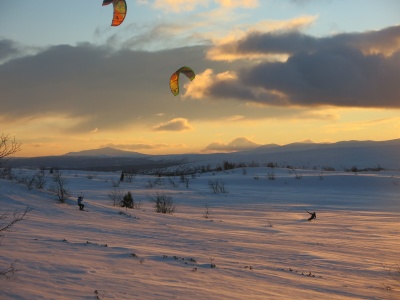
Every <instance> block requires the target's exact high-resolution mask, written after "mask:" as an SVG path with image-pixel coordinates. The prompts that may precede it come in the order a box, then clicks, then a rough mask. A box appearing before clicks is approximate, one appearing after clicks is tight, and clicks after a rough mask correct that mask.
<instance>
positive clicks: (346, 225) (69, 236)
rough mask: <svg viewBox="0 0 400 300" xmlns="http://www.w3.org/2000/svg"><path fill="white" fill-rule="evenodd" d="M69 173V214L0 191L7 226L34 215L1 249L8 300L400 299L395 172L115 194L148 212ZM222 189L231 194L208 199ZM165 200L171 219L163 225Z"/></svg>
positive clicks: (45, 198)
mask: <svg viewBox="0 0 400 300" xmlns="http://www.w3.org/2000/svg"><path fill="white" fill-rule="evenodd" d="M22 172H24V173H26V174H33V173H34V172H36V171H34V170H22ZM61 172H62V176H63V177H64V178H66V179H67V188H68V189H69V190H70V191H71V192H72V193H73V196H72V197H71V198H70V199H69V200H68V201H67V202H66V203H65V204H61V203H59V202H58V201H57V200H56V199H55V197H54V195H51V194H50V193H49V192H47V191H46V190H43V191H39V190H35V189H32V190H28V189H27V187H26V186H25V185H23V184H18V183H16V182H12V181H7V180H4V179H1V180H0V204H1V212H2V213H4V212H6V211H8V212H10V213H11V215H10V216H9V218H8V219H6V220H11V217H12V212H14V211H22V210H24V209H25V207H26V206H29V207H31V208H32V211H30V212H29V213H28V215H27V217H28V218H27V219H26V220H22V221H20V222H18V223H16V224H15V225H14V226H13V227H12V230H11V231H7V232H6V234H5V236H4V237H3V239H2V240H1V244H0V270H4V269H6V268H7V267H9V266H10V264H11V263H13V262H15V267H16V269H17V270H18V272H16V274H15V275H14V276H13V277H12V278H11V279H6V278H4V277H1V278H0V286H1V287H0V299H2V300H6V299H30V300H31V299H96V298H97V299H310V298H314V299H400V278H399V277H400V274H399V276H397V277H396V276H394V277H393V276H390V274H389V270H391V271H393V270H396V268H397V267H398V266H399V264H400V261H399V255H398V249H400V218H399V212H400V202H399V200H400V199H399V195H400V172H399V171H380V172H368V173H367V172H365V173H349V172H339V171H336V172H321V171H317V170H296V174H297V175H298V176H297V178H296V176H295V175H296V174H295V173H293V171H291V170H288V169H279V168H266V167H254V168H246V169H245V171H243V170H242V169H234V170H229V171H225V172H213V173H201V174H196V176H193V177H191V176H188V177H187V178H188V179H189V184H188V187H186V185H185V183H183V182H180V178H179V177H171V178H170V179H168V178H167V177H161V178H157V177H154V176H150V175H146V176H145V175H137V176H136V177H135V178H134V179H133V180H132V182H123V183H121V184H120V186H119V189H120V190H121V191H123V192H124V193H125V192H127V191H131V192H132V194H133V197H134V199H135V200H136V201H139V202H140V203H141V206H140V208H139V209H125V208H120V207H116V206H113V205H112V203H111V200H110V198H109V194H110V193H111V191H112V190H113V189H114V187H113V186H112V183H113V182H114V183H115V182H116V181H118V179H119V176H120V173H112V172H96V173H94V172H85V171H63V170H62V171H61ZM268 174H270V175H271V174H272V175H273V176H270V177H274V178H275V179H274V180H270V179H268ZM46 176H47V177H48V183H47V185H49V184H50V175H49V174H46ZM217 180H218V182H219V183H220V184H223V186H224V188H225V190H226V193H219V194H215V193H213V192H212V190H211V189H210V187H209V183H210V182H214V183H215V182H216V181H217ZM171 181H172V182H173V183H174V184H175V185H177V186H173V184H171ZM149 182H151V183H152V186H153V187H152V188H150V187H149ZM80 193H83V194H84V202H83V203H84V204H85V209H87V211H79V209H78V205H77V203H76V198H77V196H78V195H79V194H80ZM156 193H159V194H164V195H168V196H171V197H172V199H173V201H174V203H175V205H176V211H175V212H174V213H172V214H160V213H156V212H155V209H154V203H153V202H151V201H150V199H151V197H152V196H154V195H155V194H156ZM206 206H207V207H208V216H207V217H208V218H206V211H207V209H206ZM306 210H308V211H310V212H311V211H315V212H316V213H317V219H316V220H313V221H311V222H309V221H307V218H308V217H309V215H308V213H307V212H306ZM2 221H3V223H4V220H2ZM211 264H215V268H211ZM393 274H394V275H397V274H396V273H392V275H393Z"/></svg>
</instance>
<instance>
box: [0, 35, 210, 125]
mask: <svg viewBox="0 0 400 300" xmlns="http://www.w3.org/2000/svg"><path fill="white" fill-rule="evenodd" d="M7 44H10V43H8V42H5V43H3V45H7ZM203 57H204V47H188V48H180V49H172V50H165V51H158V52H146V51H131V50H121V51H115V50H112V49H110V48H108V47H98V46H94V45H91V44H80V45H77V46H69V45H59V46H53V47H50V48H48V49H45V50H43V51H41V52H39V53H37V54H34V55H30V56H24V57H20V58H17V59H13V60H10V61H8V62H6V63H4V64H2V65H0V101H1V110H0V118H2V119H3V120H5V121H7V120H8V121H13V120H14V121H15V120H17V119H24V118H32V117H40V116H44V115H45V116H51V115H54V116H58V115H64V116H65V117H68V118H76V120H80V122H79V123H78V124H77V125H76V126H75V125H74V126H73V125H71V128H70V129H71V130H73V131H76V130H79V131H82V132H89V131H92V130H93V128H99V129H100V130H105V129H110V128H113V127H114V128H115V127H121V126H125V125H132V124H135V123H137V122H139V121H140V122H141V123H142V124H144V126H151V124H154V123H156V122H159V118H158V117H157V116H156V114H157V113H159V112H160V111H161V112H163V113H164V114H165V115H167V116H169V117H170V118H171V117H173V116H176V115H181V116H182V115H184V111H185V106H184V105H183V104H182V102H181V101H178V99H177V98H175V97H174V96H173V95H172V94H171V93H170V90H169V86H168V82H169V77H170V75H171V74H172V72H173V71H174V70H176V69H177V67H180V66H181V65H183V64H188V65H191V66H193V68H195V69H197V70H201V68H202V64H204V62H203V59H202V58H203ZM174 100H175V101H174ZM196 105H197V106H199V105H200V103H187V104H186V106H192V107H193V106H196ZM190 111H197V112H198V114H201V112H202V111H204V108H197V110H196V109H193V110H190ZM192 115H193V114H192ZM146 123H147V125H146ZM74 124H76V121H75V122H74Z"/></svg>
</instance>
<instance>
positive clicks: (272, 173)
mask: <svg viewBox="0 0 400 300" xmlns="http://www.w3.org/2000/svg"><path fill="white" fill-rule="evenodd" d="M267 176H268V179H269V180H275V179H276V177H275V173H274V172H268V173H267Z"/></svg>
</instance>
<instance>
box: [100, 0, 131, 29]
mask: <svg viewBox="0 0 400 300" xmlns="http://www.w3.org/2000/svg"><path fill="white" fill-rule="evenodd" d="M110 3H112V4H113V7H114V17H113V20H112V23H111V26H119V25H120V24H121V23H122V22H123V21H124V19H125V16H126V9H127V7H126V2H125V0H104V1H103V6H104V5H108V4H110Z"/></svg>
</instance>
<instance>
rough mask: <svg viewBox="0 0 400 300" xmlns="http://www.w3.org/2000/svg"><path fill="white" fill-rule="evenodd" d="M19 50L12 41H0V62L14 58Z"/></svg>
mask: <svg viewBox="0 0 400 300" xmlns="http://www.w3.org/2000/svg"><path fill="white" fill-rule="evenodd" d="M20 52H21V51H20V49H19V47H18V46H17V45H16V43H14V42H13V41H12V40H0V62H2V61H4V60H7V59H10V58H13V57H16V56H18V55H19V54H20Z"/></svg>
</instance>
